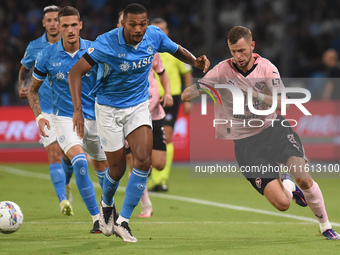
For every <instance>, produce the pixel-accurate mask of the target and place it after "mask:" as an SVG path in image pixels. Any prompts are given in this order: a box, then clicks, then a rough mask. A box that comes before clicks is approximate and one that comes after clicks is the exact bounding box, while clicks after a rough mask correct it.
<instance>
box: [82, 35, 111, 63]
mask: <svg viewBox="0 0 340 255" xmlns="http://www.w3.org/2000/svg"><path fill="white" fill-rule="evenodd" d="M108 49H110V47H109V45H108V42H107V40H106V39H105V38H104V35H101V36H99V37H98V38H97V39H96V40H95V41H94V42H93V43H92V44H91V46H90V47H89V48H88V49H87V51H86V53H87V55H88V57H87V58H86V57H85V54H84V58H85V59H86V61H87V62H89V64H91V65H92V64H93V62H92V63H91V60H90V58H91V59H92V60H93V61H94V62H96V63H106V62H107V58H108V54H107V53H106V52H107V50H108ZM92 66H93V65H92Z"/></svg>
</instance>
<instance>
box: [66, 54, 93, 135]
mask: <svg viewBox="0 0 340 255" xmlns="http://www.w3.org/2000/svg"><path fill="white" fill-rule="evenodd" d="M91 68H92V66H91V65H90V64H89V63H88V62H87V61H86V60H85V59H84V58H83V57H82V58H80V59H79V60H78V62H77V63H76V64H75V65H74V66H73V67H72V69H71V71H70V73H69V74H68V85H69V87H70V92H71V97H72V102H73V108H74V113H73V131H77V134H78V136H79V138H80V139H82V138H83V137H84V117H83V109H82V106H81V89H82V84H81V77H82V76H83V75H85V74H86V73H87V72H88V71H90V70H91Z"/></svg>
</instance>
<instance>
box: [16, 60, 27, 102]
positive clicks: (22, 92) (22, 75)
mask: <svg viewBox="0 0 340 255" xmlns="http://www.w3.org/2000/svg"><path fill="white" fill-rule="evenodd" d="M29 73H30V69H27V68H26V66H24V65H21V68H20V70H19V78H18V80H19V97H20V98H21V99H26V98H27V92H28V89H27V88H26V87H25V84H26V83H27V82H28V78H29Z"/></svg>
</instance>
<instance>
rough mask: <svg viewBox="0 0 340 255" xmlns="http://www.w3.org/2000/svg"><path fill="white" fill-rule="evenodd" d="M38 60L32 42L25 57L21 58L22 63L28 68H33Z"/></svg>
mask: <svg viewBox="0 0 340 255" xmlns="http://www.w3.org/2000/svg"><path fill="white" fill-rule="evenodd" d="M35 60H36V55H35V52H34V50H33V46H32V43H30V44H28V46H27V48H26V51H25V54H24V57H23V58H22V59H21V64H23V65H24V66H25V67H26V68H27V69H31V68H32V67H33V66H34V63H35Z"/></svg>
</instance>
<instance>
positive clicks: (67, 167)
mask: <svg viewBox="0 0 340 255" xmlns="http://www.w3.org/2000/svg"><path fill="white" fill-rule="evenodd" d="M61 164H62V166H63V169H64V172H65V176H66V182H65V183H66V184H69V183H70V181H71V177H72V175H73V166H72V165H68V164H66V163H65V161H64V158H63V159H62V161H61Z"/></svg>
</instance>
